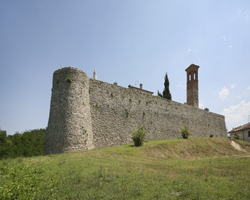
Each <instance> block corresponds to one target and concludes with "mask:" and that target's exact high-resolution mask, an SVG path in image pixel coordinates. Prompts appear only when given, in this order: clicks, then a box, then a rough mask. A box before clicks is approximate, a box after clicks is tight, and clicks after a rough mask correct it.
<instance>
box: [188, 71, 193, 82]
mask: <svg viewBox="0 0 250 200" xmlns="http://www.w3.org/2000/svg"><path fill="white" fill-rule="evenodd" d="M191 79H192V76H191V74H190V73H189V75H188V81H191Z"/></svg>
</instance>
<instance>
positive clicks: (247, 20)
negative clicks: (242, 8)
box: [245, 10, 249, 22]
mask: <svg viewBox="0 0 250 200" xmlns="http://www.w3.org/2000/svg"><path fill="white" fill-rule="evenodd" d="M245 14H246V22H249V10H247V11H246V12H245Z"/></svg>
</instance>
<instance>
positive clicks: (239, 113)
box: [221, 101, 250, 123]
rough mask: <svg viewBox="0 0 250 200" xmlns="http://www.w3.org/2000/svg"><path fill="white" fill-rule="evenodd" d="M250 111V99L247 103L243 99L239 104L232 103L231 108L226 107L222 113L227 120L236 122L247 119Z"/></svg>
mask: <svg viewBox="0 0 250 200" xmlns="http://www.w3.org/2000/svg"><path fill="white" fill-rule="evenodd" d="M249 113H250V101H249V102H248V103H246V102H245V101H241V102H240V103H239V104H238V105H235V106H234V105H232V106H230V107H229V108H225V109H224V110H223V112H222V113H221V114H222V115H225V117H226V122H228V123H236V122H239V121H241V120H247V117H248V115H249Z"/></svg>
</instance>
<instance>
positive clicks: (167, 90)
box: [162, 73, 172, 100]
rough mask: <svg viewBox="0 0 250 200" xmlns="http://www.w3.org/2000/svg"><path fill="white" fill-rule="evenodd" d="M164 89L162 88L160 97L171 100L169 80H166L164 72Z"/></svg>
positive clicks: (166, 76)
mask: <svg viewBox="0 0 250 200" xmlns="http://www.w3.org/2000/svg"><path fill="white" fill-rule="evenodd" d="M164 87H165V88H164V90H163V93H162V97H163V98H166V99H170V100H172V95H171V93H170V91H169V80H168V74H167V73H166V75H165V83H164Z"/></svg>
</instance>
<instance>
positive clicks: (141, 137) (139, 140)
mask: <svg viewBox="0 0 250 200" xmlns="http://www.w3.org/2000/svg"><path fill="white" fill-rule="evenodd" d="M132 139H133V141H134V143H135V146H136V147H139V146H142V145H143V143H144V141H145V139H146V133H145V132H144V131H143V127H141V126H139V127H138V129H137V130H135V131H134V132H133V135H132Z"/></svg>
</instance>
